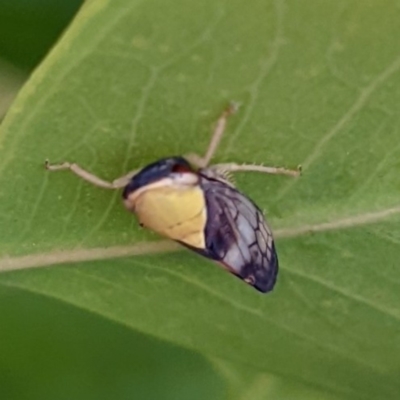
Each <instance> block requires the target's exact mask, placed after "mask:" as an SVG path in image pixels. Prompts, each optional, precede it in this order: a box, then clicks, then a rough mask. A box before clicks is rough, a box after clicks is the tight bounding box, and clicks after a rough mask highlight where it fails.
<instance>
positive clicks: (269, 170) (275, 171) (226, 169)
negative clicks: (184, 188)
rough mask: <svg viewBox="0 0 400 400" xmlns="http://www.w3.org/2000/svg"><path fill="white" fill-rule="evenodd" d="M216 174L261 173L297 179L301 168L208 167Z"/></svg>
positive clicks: (233, 164) (240, 165)
mask: <svg viewBox="0 0 400 400" xmlns="http://www.w3.org/2000/svg"><path fill="white" fill-rule="evenodd" d="M210 168H211V169H213V170H214V171H216V172H217V173H222V174H223V173H227V172H248V171H252V172H261V173H264V174H272V175H287V176H293V177H297V176H299V175H301V166H300V165H299V166H298V167H297V169H286V168H282V167H267V166H265V165H255V164H237V163H226V164H215V165H213V166H211V167H210Z"/></svg>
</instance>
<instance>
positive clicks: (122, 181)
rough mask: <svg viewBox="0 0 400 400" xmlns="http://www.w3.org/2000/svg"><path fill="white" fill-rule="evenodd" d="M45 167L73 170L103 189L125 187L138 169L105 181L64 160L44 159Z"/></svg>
mask: <svg viewBox="0 0 400 400" xmlns="http://www.w3.org/2000/svg"><path fill="white" fill-rule="evenodd" d="M44 166H45V168H46V169H47V170H49V171H63V170H69V171H71V172H73V173H74V174H75V175H77V176H79V177H80V178H82V179H83V180H85V181H87V182H89V183H91V184H92V185H94V186H99V187H102V188H105V189H121V188H123V187H125V186H126V185H127V184H128V182H129V181H130V179H131V178H132V177H133V176H134V175H136V174H137V172H138V171H139V170H134V171H131V172H129V173H128V174H126V175H124V176H121V177H120V178H117V179H114V180H113V181H112V182H108V181H105V180H104V179H101V178H99V177H98V176H96V175H94V174H92V173H91V172H89V171H86V170H85V169H83V168H82V167H80V166H79V165H78V164H75V163H69V162H64V163H62V164H50V163H49V161H48V160H46V161H45V164H44Z"/></svg>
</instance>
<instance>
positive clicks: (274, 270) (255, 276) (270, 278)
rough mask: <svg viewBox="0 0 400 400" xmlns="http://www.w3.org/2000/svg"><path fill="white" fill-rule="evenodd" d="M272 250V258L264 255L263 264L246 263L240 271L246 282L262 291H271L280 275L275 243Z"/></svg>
mask: <svg viewBox="0 0 400 400" xmlns="http://www.w3.org/2000/svg"><path fill="white" fill-rule="evenodd" d="M271 250H272V251H271V257H270V259H267V258H266V257H263V263H262V265H256V264H254V263H252V264H248V265H245V266H244V267H243V269H242V271H241V273H240V277H241V278H242V279H243V280H244V281H245V282H247V283H248V284H249V285H251V286H254V288H255V289H257V290H258V291H260V292H262V293H267V292H270V291H271V290H272V289H273V288H274V286H275V283H276V278H277V275H278V269H279V262H278V255H277V254H276V250H275V245H274V244H272V249H271Z"/></svg>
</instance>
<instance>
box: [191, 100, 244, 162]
mask: <svg viewBox="0 0 400 400" xmlns="http://www.w3.org/2000/svg"><path fill="white" fill-rule="evenodd" d="M238 108H239V104H238V103H233V102H232V103H231V104H230V105H229V107H228V108H226V109H225V110H224V112H223V113H222V114H221V116H220V117H219V118H218V120H217V123H216V124H215V128H214V132H213V135H212V137H211V140H210V143H209V145H208V149H207V152H206V154H205V156H204V157H201V156H199V155H197V154H188V155H186V156H185V158H186V159H187V160H188V161H189V162H191V163H192V164H194V165H196V166H197V167H199V168H205V167H206V166H207V165H208V164H209V163H210V161H211V159H212V157H213V155H214V153H215V151H216V150H217V148H218V145H219V142H220V141H221V138H222V135H223V134H224V131H225V127H226V123H227V120H228V117H229V116H231V115H232V114H234V113H235V112H236V111H237V110H238Z"/></svg>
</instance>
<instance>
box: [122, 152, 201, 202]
mask: <svg viewBox="0 0 400 400" xmlns="http://www.w3.org/2000/svg"><path fill="white" fill-rule="evenodd" d="M192 171H193V169H192V167H191V166H190V164H189V163H188V162H187V161H186V160H185V159H184V158H183V157H180V156H177V157H168V158H163V159H161V160H158V161H156V162H154V163H151V164H149V165H147V166H146V167H144V168H143V169H142V170H141V171H140V172H139V173H138V174H137V175H135V176H134V177H132V179H131V180H130V181H129V183H128V184H127V185H126V186H125V189H124V191H123V194H122V197H123V198H124V199H126V198H127V197H128V196H129V194H130V193H132V192H134V191H135V190H137V189H139V188H141V187H143V186H146V185H148V184H149V183H152V182H156V181H158V180H160V179H162V178H166V177H167V176H169V175H170V174H171V173H173V172H192Z"/></svg>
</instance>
